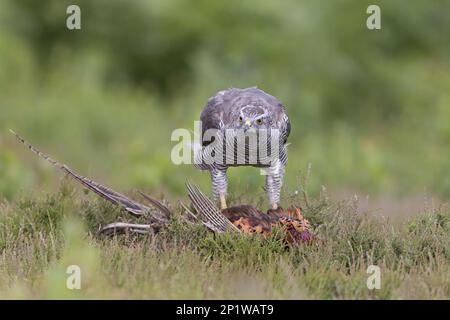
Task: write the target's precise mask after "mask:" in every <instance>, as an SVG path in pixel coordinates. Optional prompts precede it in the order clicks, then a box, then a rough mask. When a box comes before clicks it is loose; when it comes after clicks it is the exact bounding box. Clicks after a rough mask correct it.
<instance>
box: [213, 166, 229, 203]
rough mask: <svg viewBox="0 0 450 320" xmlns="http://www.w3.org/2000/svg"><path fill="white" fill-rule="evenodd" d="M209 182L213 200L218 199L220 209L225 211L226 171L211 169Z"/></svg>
mask: <svg viewBox="0 0 450 320" xmlns="http://www.w3.org/2000/svg"><path fill="white" fill-rule="evenodd" d="M211 180H212V189H213V194H214V199H216V200H217V199H220V208H221V209H225V208H226V207H227V202H226V196H227V189H228V177H227V169H212V170H211Z"/></svg>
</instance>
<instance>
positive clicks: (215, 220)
mask: <svg viewBox="0 0 450 320" xmlns="http://www.w3.org/2000/svg"><path fill="white" fill-rule="evenodd" d="M186 186H187V189H188V194H189V199H190V200H191V202H192V204H193V205H194V207H195V209H196V210H197V212H198V213H199V214H200V215H201V216H202V218H203V220H204V222H203V224H204V225H205V226H206V227H208V228H209V229H211V230H213V231H215V232H225V231H227V230H231V231H236V232H240V230H239V229H238V228H237V227H236V226H235V225H234V224H232V223H231V222H230V220H228V219H227V218H226V217H225V216H224V215H223V214H222V213H221V212H220V210H219V209H218V208H217V207H216V206H215V205H214V203H213V202H212V201H211V200H210V199H209V198H208V197H207V196H206V195H205V194H204V193H203V192H201V191H200V189H199V188H198V187H197V186H195V185H193V184H191V183H189V182H187V183H186Z"/></svg>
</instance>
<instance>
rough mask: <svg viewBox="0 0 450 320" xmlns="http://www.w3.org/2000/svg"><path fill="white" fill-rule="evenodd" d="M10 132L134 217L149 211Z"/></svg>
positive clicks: (35, 151)
mask: <svg viewBox="0 0 450 320" xmlns="http://www.w3.org/2000/svg"><path fill="white" fill-rule="evenodd" d="M10 131H11V133H12V134H13V135H15V136H16V138H17V139H18V140H19V141H20V142H21V143H23V144H24V145H25V146H26V147H27V148H28V149H30V150H31V151H32V152H34V153H35V154H36V155H38V156H39V157H40V158H42V159H44V160H46V161H48V162H49V163H51V164H52V165H53V166H55V167H57V168H58V169H60V170H61V171H63V172H64V173H66V174H68V175H69V176H70V177H72V178H73V179H74V180H75V181H77V182H79V183H81V184H82V185H83V186H85V187H86V188H88V189H89V190H92V191H93V192H95V193H96V194H98V195H99V196H100V197H102V198H104V199H106V200H108V201H110V202H112V203H113V204H115V205H119V206H122V207H123V208H125V210H126V211H128V212H129V213H130V214H132V215H134V216H136V217H140V216H143V215H146V214H148V213H149V212H150V208H149V207H147V206H144V205H142V204H140V203H137V202H135V201H133V200H131V199H129V198H127V197H126V196H124V195H123V194H120V193H118V192H116V191H114V190H111V189H110V188H108V187H105V186H103V185H101V184H99V183H97V182H95V181H92V180H90V179H88V178H86V177H83V176H81V175H79V174H77V173H76V172H75V171H73V170H72V169H70V168H69V167H68V166H66V165H65V164H62V163H59V162H58V161H56V160H54V159H52V158H50V156H48V155H47V154H45V153H43V152H41V151H40V150H38V149H37V148H35V147H34V146H33V145H31V144H30V143H28V142H27V141H26V140H25V139H23V138H22V137H21V136H20V135H18V134H17V133H15V132H14V131H13V130H10ZM153 217H154V218H155V219H157V220H161V218H158V217H155V216H153Z"/></svg>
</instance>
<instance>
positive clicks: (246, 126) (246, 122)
mask: <svg viewBox="0 0 450 320" xmlns="http://www.w3.org/2000/svg"><path fill="white" fill-rule="evenodd" d="M251 127H252V123H251V122H250V120H245V123H244V131H247V130H248V129H250V128H251Z"/></svg>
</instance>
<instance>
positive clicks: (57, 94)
mask: <svg viewBox="0 0 450 320" xmlns="http://www.w3.org/2000/svg"><path fill="white" fill-rule="evenodd" d="M69 4H78V5H79V6H80V7H81V24H82V29H81V30H79V31H69V30H68V29H67V28H66V18H67V17H68V15H67V14H66V8H67V6H68V5H69ZM369 4H378V5H379V6H380V7H381V14H382V29H381V30H379V31H370V30H368V29H367V27H366V19H367V17H368V14H367V13H366V8H367V6H368V5H369ZM253 85H257V86H258V87H260V88H261V89H263V90H265V91H267V92H269V93H270V94H272V95H275V96H277V97H278V98H279V99H280V100H281V101H283V102H284V103H285V105H286V106H287V109H288V113H289V115H290V117H291V122H292V125H293V130H292V133H291V138H290V142H291V145H290V147H289V151H290V159H289V165H288V176H287V179H286V186H287V188H286V190H287V191H288V192H287V193H286V194H289V192H291V191H293V190H296V189H298V184H299V178H300V177H301V176H303V175H304V174H305V172H306V171H307V168H308V166H309V164H311V168H312V171H311V176H310V188H311V189H312V190H313V192H314V191H315V192H317V191H319V190H320V188H321V186H322V185H325V186H327V188H329V189H332V190H344V189H345V190H347V189H350V190H360V191H363V192H367V193H371V194H386V193H388V194H391V195H395V196H399V197H400V196H402V195H408V194H417V193H423V192H427V193H431V194H435V195H438V196H439V197H441V198H445V199H448V198H450V1H444V0H442V1H438V0H436V1H407V0H396V1H387V0H386V1H375V0H371V1H364V0H352V1H351V0H339V1H325V0H320V1H312V0H311V1H260V0H245V1H237V0H229V1H206V0H198V1H186V0H152V1H130V0H95V1H93V0H79V1H72V0H70V1H66V0H45V1H35V0H14V1H13V0H1V1H0V194H1V197H5V198H7V199H10V198H13V197H14V196H16V195H18V194H20V193H21V192H22V193H23V192H31V191H33V190H36V189H42V188H44V189H48V188H51V187H52V186H54V185H55V183H57V182H58V178H57V177H58V174H59V173H56V172H55V171H54V169H53V168H51V167H50V166H48V165H47V164H46V163H44V162H43V161H40V160H38V159H37V158H35V157H34V156H33V155H31V154H30V153H27V152H28V151H26V150H25V149H24V148H23V146H21V145H19V144H17V142H16V141H15V139H14V138H13V136H12V135H10V134H9V132H8V129H9V128H12V129H14V130H15V131H17V132H19V133H20V134H22V135H23V136H24V137H25V138H27V139H28V140H29V141H30V142H32V143H34V144H35V145H36V146H38V147H40V148H41V149H42V150H43V151H44V152H47V153H49V154H51V155H52V156H54V157H55V158H56V159H58V160H60V161H61V162H64V163H66V164H68V165H70V166H71V167H73V168H74V169H76V170H77V171H78V172H79V173H81V174H84V175H87V176H89V177H91V178H93V179H96V180H98V181H100V182H103V183H106V184H108V185H110V186H112V187H114V188H115V189H118V190H122V191H123V190H130V189H132V188H134V187H136V188H142V189H145V190H148V191H149V192H152V193H153V194H155V195H158V194H161V193H169V194H171V195H173V196H182V195H183V194H184V181H185V179H187V178H191V179H192V180H194V181H196V182H199V183H200V184H201V185H202V186H203V187H205V188H207V190H209V183H208V182H209V176H208V174H207V173H201V172H200V171H197V170H195V169H194V168H192V167H190V166H187V165H182V166H175V165H173V164H172V162H171V160H170V151H171V149H172V147H173V146H174V145H175V143H173V142H171V141H170V134H171V132H172V131H173V130H174V129H175V128H181V127H183V128H189V129H193V121H194V120H197V119H198V118H199V114H200V111H201V109H202V108H203V106H204V105H205V103H206V101H207V99H208V97H210V96H211V95H213V94H215V93H216V92H217V91H219V90H221V89H224V88H228V87H248V86H253ZM230 173H231V181H230V183H231V188H232V190H242V189H243V188H245V190H247V189H249V190H255V191H254V192H255V193H260V192H262V190H261V186H262V185H263V181H264V177H263V176H260V175H259V172H258V171H257V170H256V169H251V168H248V169H247V168H246V169H234V170H231V172H230Z"/></svg>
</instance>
